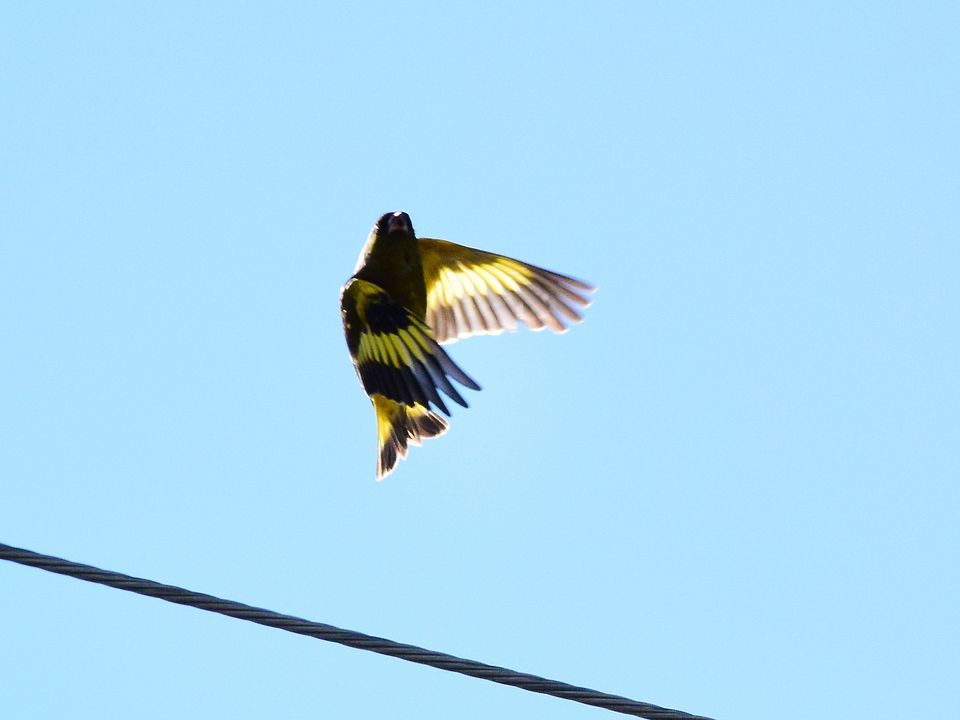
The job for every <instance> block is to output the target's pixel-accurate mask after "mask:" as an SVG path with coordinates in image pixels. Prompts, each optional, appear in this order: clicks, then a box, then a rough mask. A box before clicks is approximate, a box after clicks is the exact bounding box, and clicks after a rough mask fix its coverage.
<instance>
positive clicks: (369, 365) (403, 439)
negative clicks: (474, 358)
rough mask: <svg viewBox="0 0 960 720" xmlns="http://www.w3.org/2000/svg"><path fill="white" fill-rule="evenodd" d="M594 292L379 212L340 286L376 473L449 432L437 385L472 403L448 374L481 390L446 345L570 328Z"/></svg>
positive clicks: (588, 286) (382, 473)
mask: <svg viewBox="0 0 960 720" xmlns="http://www.w3.org/2000/svg"><path fill="white" fill-rule="evenodd" d="M594 290H595V287H594V286H593V285H591V284H590V283H587V282H584V281H583V280H578V279H576V278H573V277H569V276H567V275H561V274H560V273H555V272H552V271H550V270H544V269H543V268H540V267H537V266H535V265H530V264H528V263H525V262H521V261H519V260H515V259H513V258H509V257H506V256H505V255H497V254H494V253H490V252H486V251H483V250H477V249H475V248H471V247H467V246H465V245H457V244H456V243H452V242H449V241H447V240H438V239H435V238H427V237H421V238H418V237H417V236H416V234H415V233H414V230H413V224H412V223H411V221H410V216H409V215H408V214H407V213H405V212H403V211H396V212H388V213H385V214H384V215H382V216H381V217H380V218H379V219H378V220H377V222H376V223H375V224H374V226H373V229H372V230H371V231H370V234H369V236H368V238H367V242H366V244H365V245H364V247H363V250H362V251H361V252H360V257H359V259H358V260H357V266H356V268H354V272H353V275H352V276H351V277H350V279H349V280H347V282H346V284H345V285H344V286H343V288H342V289H341V291H340V312H341V316H342V319H343V330H344V335H345V336H346V341H347V349H348V350H349V351H350V357H351V359H352V361H353V366H354V369H355V370H356V372H357V376H358V377H359V379H360V384H361V386H362V387H363V390H364V391H365V392H366V394H367V396H368V397H369V398H370V400H371V402H372V403H373V408H374V413H375V414H376V421H377V469H376V478H377V480H378V481H379V480H382V479H383V478H385V477H387V476H388V475H389V474H390V473H391V472H392V471H393V470H394V467H395V466H396V464H397V462H398V460H400V459H403V458H405V457H406V456H407V448H408V444H412V445H420V444H421V442H422V441H423V440H424V439H426V438H433V437H437V436H439V435H442V434H443V433H445V432H446V431H447V429H448V428H449V423H448V422H447V420H446V419H445V418H444V417H443V416H442V415H440V413H441V412H442V413H443V414H444V415H447V416H449V415H450V414H451V413H450V410H449V409H448V408H447V405H446V403H445V402H444V399H443V398H442V397H441V392H442V393H443V394H444V395H446V396H447V397H448V398H449V399H450V400H452V401H453V402H455V403H457V404H458V405H461V406H463V407H467V402H466V400H464V398H463V396H462V395H461V394H460V392H459V391H458V390H457V388H456V387H455V386H454V385H453V382H451V381H455V382H457V383H458V384H459V385H462V386H463V387H465V388H469V389H471V390H480V385H478V384H477V382H476V381H475V380H474V379H473V378H472V377H470V376H469V375H467V373H465V372H464V371H463V370H462V369H461V368H460V366H459V365H457V364H456V363H455V362H454V361H453V360H452V359H451V358H450V356H449V355H448V354H447V352H446V351H445V350H444V349H443V347H442V345H445V344H448V343H452V342H454V341H456V340H459V339H462V338H466V337H470V336H472V335H497V334H500V333H501V332H503V331H504V330H508V331H513V330H516V329H517V323H518V322H521V323H523V324H524V325H526V326H527V327H528V328H531V329H533V330H542V329H543V328H550V329H551V330H553V331H554V332H558V333H561V332H564V331H565V330H567V329H568V326H569V325H571V324H573V323H578V322H580V321H581V320H582V319H583V318H582V316H581V314H580V312H579V308H585V307H587V306H588V305H589V304H590V300H589V298H588V297H587V296H588V294H589V293H592V292H593V291H594ZM438 411H439V412H438Z"/></svg>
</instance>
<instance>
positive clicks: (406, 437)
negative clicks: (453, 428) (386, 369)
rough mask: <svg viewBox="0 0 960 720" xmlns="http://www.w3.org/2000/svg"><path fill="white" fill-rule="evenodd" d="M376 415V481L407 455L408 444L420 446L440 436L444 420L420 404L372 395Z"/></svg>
mask: <svg viewBox="0 0 960 720" xmlns="http://www.w3.org/2000/svg"><path fill="white" fill-rule="evenodd" d="M372 399H373V408H374V410H375V411H376V414H377V450H378V455H377V480H383V479H384V478H385V477H386V476H387V475H389V474H390V473H391V472H392V471H393V467H394V465H396V464H397V461H398V460H402V459H403V458H405V457H406V456H407V443H408V442H410V443H413V444H414V445H419V444H420V441H421V440H423V439H424V438H431V437H437V436H438V435H443V434H444V433H445V432H446V431H447V428H448V427H449V425H447V421H446V420H444V419H443V418H442V417H440V416H439V415H437V414H436V413H435V412H433V411H432V410H430V409H428V408H425V407H423V406H422V405H401V404H400V403H396V402H394V401H393V400H390V399H388V398H385V397H384V396H383V395H380V394H379V393H374V394H373V396H372Z"/></svg>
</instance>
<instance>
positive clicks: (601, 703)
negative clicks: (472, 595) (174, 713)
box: [0, 543, 710, 720]
mask: <svg viewBox="0 0 960 720" xmlns="http://www.w3.org/2000/svg"><path fill="white" fill-rule="evenodd" d="M0 560H9V561H10V562H15V563H19V564H20V565H28V566H30V567H35V568H40V569H41V570H47V571H49V572H52V573H57V574H59V575H68V576H70V577H73V578H77V579H78V580H86V581H87V582H92V583H98V584H100V585H107V586H108V587H112V588H117V589H118V590H127V591H129V592H133V593H138V594H139V595H146V596H147V597H155V598H159V599H161V600H166V601H167V602H172V603H176V604H178V605H188V606H190V607H195V608H198V609H200V610H208V611H209V612H215V613H219V614H221V615H227V616H228V617H234V618H238V619H240V620H248V621H250V622H254V623H257V624H259V625H266V626H267V627H272V628H278V629H280V630H286V631H287V632H292V633H297V634H298V635H307V636H309V637H314V638H318V639H320V640H327V641H329V642H335V643H339V644H341V645H347V646H348V647H353V648H358V649H360V650H369V651H370V652H375V653H380V654H381V655H389V656H391V657H397V658H400V659H402V660H408V661H410V662H414V663H420V664H421V665H429V666H431V667H435V668H439V669H440V670H449V671H451V672H457V673H461V674H463V675H469V676H471V677H476V678H482V679H483V680H490V681H491V682H496V683H500V684H502V685H512V686H513V687H517V688H520V689H522V690H529V691H530V692H536V693H543V694H544V695H553V696H554V697H558V698H563V699H564V700H573V701H574V702H579V703H584V704H585V705H593V706H594V707H599V708H604V709H606V710H612V711H613V712H618V713H623V714H624V715H634V716H636V717H642V718H647V719H648V720H710V718H706V717H703V716H700V715H691V714H689V713H685V712H682V711H680V710H671V709H669V708H663V707H660V706H659V705H651V704H650V703H645V702H640V701H638V700H631V699H630V698H625V697H621V696H619V695H610V694H608V693H604V692H600V691H598V690H591V689H590V688H584V687H577V686H575V685H568V684H567V683H564V682H559V681H557V680H549V679H547V678H542V677H539V676H537V675H530V674H528V673H522V672H516V671H515V670H509V669H507V668H502V667H497V666H495V665H487V664H485V663H481V662H477V661H475V660H466V659H464V658H458V657H456V656H454V655H447V654H446V653H441V652H434V651H432V650H426V649H424V648H422V647H417V646H416V645H406V644H404V643H398V642H394V641H393V640H386V639H384V638H379V637H374V636H372V635H365V634H363V633H359V632H355V631H353V630H344V629H341V628H338V627H334V626H333V625H326V624H324V623H318V622H312V621H310V620H304V619H303V618H298V617H294V616H293V615H282V614H280V613H277V612H273V611H272V610H264V609H263V608H258V607H253V606H251V605H244V604H243V603H239V602H234V601H233V600H223V599H221V598H218V597H214V596H213V595H205V594H204V593H198V592H193V591H192V590H186V589H184V588H181V587H176V586H175V585H163V584H161V583H158V582H154V581H153V580H144V579H142V578H137V577H132V576H130V575H124V574H122V573H118V572H112V571H110V570H101V569H100V568H96V567H92V566H90V565H82V564H80V563H75V562H72V561H70V560H64V559H63V558H58V557H54V556H52V555H42V554H40V553H37V552H34V551H32V550H24V549H22V548H17V547H12V546H10V545H5V544H3V543H0Z"/></svg>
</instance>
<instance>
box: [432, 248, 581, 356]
mask: <svg viewBox="0 0 960 720" xmlns="http://www.w3.org/2000/svg"><path fill="white" fill-rule="evenodd" d="M419 244H420V258H421V261H422V262H423V274H424V280H425V281H426V285H427V317H426V321H427V324H428V325H429V326H430V327H431V328H433V331H434V333H435V336H436V338H437V341H438V342H441V343H444V342H453V341H454V340H457V339H458V338H465V337H469V336H471V335H497V334H499V333H501V332H503V331H504V330H516V328H517V322H518V321H520V322H522V323H524V324H525V325H526V326H527V327H529V328H531V329H533V330H541V329H543V328H545V327H549V328H550V329H551V330H553V331H554V332H563V331H565V330H566V329H567V327H568V325H569V324H572V323H577V322H580V320H582V317H581V315H580V313H579V312H578V311H577V308H578V307H581V308H582V307H587V306H588V305H589V304H590V300H589V298H588V297H587V294H588V293H591V292H593V290H594V287H593V286H592V285H590V284H589V283H586V282H583V281H582V280H577V279H575V278H572V277H568V276H566V275H561V274H559V273H555V272H551V271H550V270H544V269H543V268H539V267H536V266H535V265H529V264H527V263H524V262H520V261H519V260H514V259H513V258H508V257H504V256H502V255H494V254H493V253H488V252H484V251H482V250H476V249H474V248H469V247H465V246H463V245H457V244H455V243H451V242H447V241H446V240H436V239H432V238H420V239H419Z"/></svg>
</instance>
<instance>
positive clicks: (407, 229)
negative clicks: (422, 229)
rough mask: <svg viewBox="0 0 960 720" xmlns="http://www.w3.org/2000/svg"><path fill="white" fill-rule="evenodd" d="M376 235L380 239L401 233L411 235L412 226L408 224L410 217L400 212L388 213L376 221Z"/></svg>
mask: <svg viewBox="0 0 960 720" xmlns="http://www.w3.org/2000/svg"><path fill="white" fill-rule="evenodd" d="M376 231H377V234H378V235H380V236H381V237H385V236H387V235H392V234H394V233H401V234H403V235H413V224H412V223H411V222H410V216H409V215H407V214H406V213H405V212H403V211H402V210H398V211H397V212H389V213H386V214H384V215H382V216H381V217H380V219H379V220H377V225H376Z"/></svg>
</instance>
